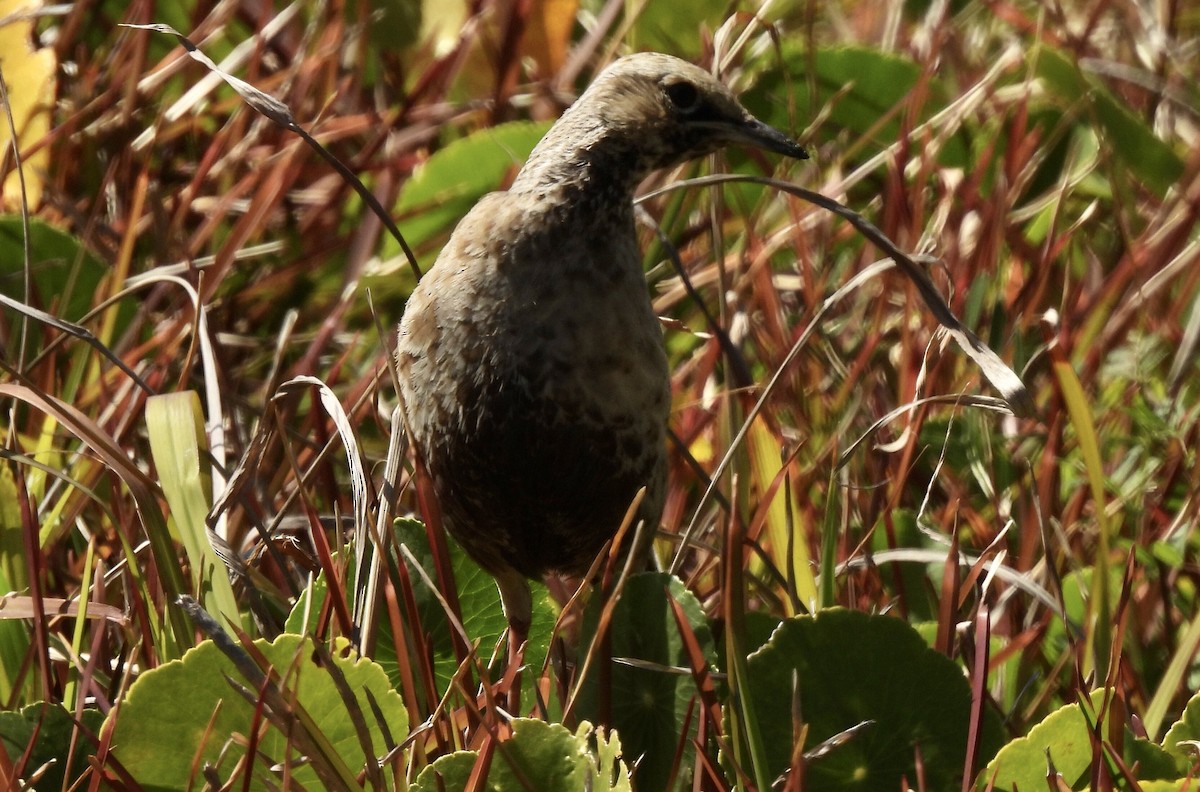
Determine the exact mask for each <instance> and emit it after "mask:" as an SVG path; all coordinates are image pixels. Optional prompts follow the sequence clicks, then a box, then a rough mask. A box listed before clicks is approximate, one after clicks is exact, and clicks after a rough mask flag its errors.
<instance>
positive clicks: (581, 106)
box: [560, 52, 808, 170]
mask: <svg viewBox="0 0 1200 792" xmlns="http://www.w3.org/2000/svg"><path fill="white" fill-rule="evenodd" d="M585 118H586V119H588V120H584V119H585ZM576 119H578V120H579V122H580V123H583V124H600V125H601V126H602V127H603V131H604V132H605V133H606V135H607V137H608V141H607V142H609V143H611V144H612V145H621V144H624V145H627V146H629V147H630V149H631V150H638V151H641V152H642V153H643V156H645V157H646V158H647V161H646V162H645V163H644V165H645V166H648V169H650V170H653V169H656V168H663V167H670V166H672V165H677V164H679V163H682V162H686V161H687V160H689V159H692V158H694V157H698V156H702V155H704V154H709V153H712V152H714V151H716V150H718V149H720V148H724V147H725V146H730V145H742V146H751V147H754V148H760V149H764V150H766V151H773V152H775V153H777V154H783V155H785V156H788V157H796V158H798V159H805V158H807V157H808V154H807V152H805V150H804V149H803V148H802V147H801V146H800V145H799V144H798V143H796V142H795V141H793V140H792V139H791V138H789V137H787V136H786V135H784V134H783V133H782V132H779V131H778V130H776V129H774V128H772V127H770V126H767V125H766V124H764V123H763V122H762V121H759V120H758V119H757V118H755V117H754V116H753V115H751V114H750V112H749V111H748V110H746V108H744V107H743V106H742V105H741V103H740V102H739V101H738V100H737V97H735V96H734V95H733V93H732V92H731V91H730V90H729V89H728V88H727V87H726V86H725V85H724V84H722V83H721V82H720V81H719V80H717V79H716V78H715V77H713V76H712V75H711V74H709V73H708V72H707V71H705V70H704V69H701V68H700V67H698V66H695V65H693V64H691V63H688V62H687V61H683V60H680V59H679V58H675V57H672V56H670V55H662V54H659V53H653V52H643V53H638V54H636V55H629V56H626V57H624V58H621V59H620V60H618V61H615V62H614V63H613V64H612V65H610V66H609V67H608V68H607V69H605V70H604V71H603V72H602V73H601V74H600V75H599V76H598V77H597V78H596V79H595V81H593V83H592V84H591V86H590V87H589V88H588V89H587V90H586V91H585V92H584V93H583V95H582V96H580V97H579V100H578V101H577V102H576V103H575V104H574V105H572V107H571V109H570V110H569V111H568V112H567V114H566V115H564V116H563V119H562V121H560V123H563V122H567V123H574V122H575V120H576Z"/></svg>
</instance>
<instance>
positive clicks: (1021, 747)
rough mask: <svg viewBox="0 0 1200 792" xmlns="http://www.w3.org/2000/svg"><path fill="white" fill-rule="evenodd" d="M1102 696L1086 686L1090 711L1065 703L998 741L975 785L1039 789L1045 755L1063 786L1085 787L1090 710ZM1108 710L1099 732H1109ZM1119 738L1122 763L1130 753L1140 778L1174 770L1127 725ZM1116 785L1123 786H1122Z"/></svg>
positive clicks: (1089, 752)
mask: <svg viewBox="0 0 1200 792" xmlns="http://www.w3.org/2000/svg"><path fill="white" fill-rule="evenodd" d="M1104 696H1105V691H1104V690H1095V691H1092V694H1091V710H1092V711H1091V712H1090V713H1085V712H1084V710H1083V708H1082V707H1081V706H1080V705H1079V704H1068V705H1066V706H1064V707H1062V708H1060V709H1058V710H1056V711H1054V712H1052V713H1050V714H1049V715H1048V716H1046V718H1045V720H1043V721H1042V722H1041V723H1039V724H1038V725H1036V726H1034V727H1033V728H1032V729H1031V730H1030V731H1029V735H1028V736H1026V737H1021V738H1018V739H1016V740H1013V741H1012V742H1010V743H1009V744H1008V745H1006V746H1004V748H1002V749H1001V750H1000V752H999V753H998V754H996V758H995V759H993V760H992V761H991V763H990V764H988V766H987V769H986V770H984V772H983V773H982V774H981V775H980V776H979V781H978V788H979V789H986V788H987V785H988V783H989V782H991V781H993V779H994V782H995V787H994V788H995V789H996V790H997V792H999V791H1000V790H1017V789H1020V790H1026V789H1045V788H1046V758H1047V755H1048V756H1049V758H1050V760H1051V761H1052V762H1054V767H1055V769H1056V770H1057V771H1058V772H1059V773H1060V774H1061V775H1062V777H1063V781H1064V782H1065V783H1066V784H1067V785H1068V786H1070V787H1071V788H1072V789H1086V788H1087V786H1088V779H1089V776H1090V773H1091V767H1092V756H1093V750H1092V740H1093V737H1092V727H1091V725H1090V724H1091V723H1093V722H1094V721H1095V714H1096V712H1097V711H1098V710H1099V708H1100V707H1101V706H1102V705H1103V703H1104ZM1109 715H1110V713H1106V714H1105V718H1106V721H1105V723H1104V724H1102V726H1101V728H1100V733H1101V734H1107V733H1108V731H1109V726H1108V723H1107V718H1108V717H1109ZM1122 728H1125V727H1122ZM1124 742H1125V744H1126V745H1127V746H1129V750H1128V751H1127V756H1128V758H1129V761H1127V762H1126V764H1129V765H1132V764H1133V761H1132V760H1133V759H1134V758H1136V760H1137V762H1138V768H1139V775H1140V777H1141V778H1142V779H1145V780H1152V779H1155V778H1158V779H1162V778H1163V777H1164V775H1165V777H1166V778H1167V779H1170V778H1171V777H1172V776H1173V775H1174V773H1173V771H1174V770H1175V767H1174V765H1173V763H1172V762H1171V759H1170V757H1169V756H1167V755H1166V754H1165V752H1163V750H1162V749H1161V748H1159V747H1158V746H1155V745H1154V744H1153V743H1149V742H1147V741H1146V740H1135V739H1134V738H1133V735H1132V733H1130V732H1129V730H1128V728H1125V735H1124ZM1120 788H1122V789H1124V788H1126V787H1124V786H1123V785H1122V786H1121V787H1120Z"/></svg>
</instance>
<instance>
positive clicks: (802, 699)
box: [747, 608, 1000, 792]
mask: <svg viewBox="0 0 1200 792" xmlns="http://www.w3.org/2000/svg"><path fill="white" fill-rule="evenodd" d="M748 667H749V677H748V679H747V683H748V688H749V690H748V695H750V696H751V697H752V700H753V705H754V711H755V713H756V716H757V718H758V726H759V732H760V733H761V734H762V736H763V739H764V741H765V746H764V747H765V751H766V758H767V762H768V771H769V774H770V775H771V776H772V777H775V776H778V775H779V774H781V773H783V772H784V771H785V770H786V769H787V767H788V765H789V761H790V757H791V754H792V747H793V741H794V737H793V727H792V708H793V702H794V701H795V702H798V705H799V709H800V714H801V717H802V718H803V720H804V722H805V724H806V725H807V726H808V736H807V741H806V743H805V746H804V747H805V749H806V750H808V749H811V748H813V747H814V746H816V745H818V744H820V743H822V742H824V741H825V740H828V739H829V738H830V737H833V736H834V735H838V734H840V733H841V732H843V731H845V730H847V729H851V728H853V727H855V726H858V725H859V724H862V723H864V722H866V721H870V722H871V723H870V724H869V725H867V726H864V727H863V728H862V730H861V731H859V732H857V733H856V734H854V735H853V736H852V737H851V738H850V739H849V740H848V741H847V742H845V743H843V744H840V745H837V746H836V747H833V748H832V749H831V750H830V751H829V752H828V753H827V754H825V755H823V756H820V757H819V758H816V759H813V760H812V761H810V762H809V763H808V766H807V775H806V777H805V789H806V790H809V792H819V791H820V790H880V789H898V788H900V782H901V779H902V778H907V779H908V781H909V783H912V782H913V781H914V779H916V777H917V774H916V769H915V768H916V764H915V758H916V756H917V754H918V752H919V754H920V757H921V762H922V764H923V766H924V773H925V779H926V784H927V786H928V788H929V789H957V788H959V787H960V786H961V783H962V774H963V764H964V761H965V756H966V749H967V734H968V724H969V720H970V711H971V692H970V689H969V687H968V685H967V681H966V679H965V678H964V677H963V673H962V670H961V669H960V668H959V666H957V665H956V664H955V663H953V662H952V661H950V660H949V659H948V658H946V657H945V656H944V655H941V654H939V653H938V652H935V651H933V650H932V649H930V648H928V647H927V646H926V645H925V642H924V641H922V640H921V636H920V635H919V634H918V633H917V632H916V631H915V630H913V629H912V627H910V626H909V625H908V624H906V623H905V622H903V621H900V620H899V619H896V618H892V617H888V616H870V615H867V614H865V613H860V612H857V611H848V610H842V609H840V608H835V609H830V610H825V611H821V612H820V613H819V614H818V615H817V616H815V617H810V616H803V617H798V618H794V619H789V620H787V621H785V622H783V623H782V624H780V625H779V628H778V629H777V630H776V631H775V634H774V635H773V636H772V637H771V640H770V642H768V644H767V645H766V646H764V647H763V648H762V649H759V650H758V651H757V652H755V653H754V654H752V655H751V656H750V659H749V662H748ZM794 680H795V682H794ZM797 683H798V690H795V688H796V684H797ZM794 690H795V694H796V695H793V691H794ZM983 725H984V729H983V737H982V740H981V757H980V761H981V762H983V761H986V760H987V759H989V758H990V757H991V756H992V755H993V754H994V753H995V752H996V750H997V748H998V747H999V744H1000V722H999V718H998V717H997V716H996V715H995V714H994V713H992V712H990V711H987V712H985V717H984V723H983Z"/></svg>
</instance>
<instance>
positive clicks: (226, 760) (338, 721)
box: [109, 635, 408, 790]
mask: <svg viewBox="0 0 1200 792" xmlns="http://www.w3.org/2000/svg"><path fill="white" fill-rule="evenodd" d="M254 645H255V646H256V647H257V648H258V649H259V651H261V652H262V653H263V654H264V655H265V656H266V658H267V659H268V660H269V661H270V663H271V665H272V666H273V667H274V668H275V669H276V671H277V672H278V673H279V675H280V677H281V678H282V680H283V683H282V684H283V687H284V695H285V696H288V695H289V694H290V692H292V691H294V693H295V698H296V700H297V701H298V703H299V705H300V706H302V707H303V708H304V709H305V710H307V712H308V713H309V714H310V715H311V716H312V717H313V719H314V720H315V721H316V723H317V725H318V726H319V728H320V729H321V731H322V733H323V734H324V736H325V739H326V740H328V742H329V743H330V744H331V745H332V746H333V748H334V751H335V753H336V754H337V755H338V756H339V757H340V758H341V760H342V761H343V762H344V763H345V764H346V765H347V766H348V767H349V768H350V769H351V770H353V771H355V772H357V771H358V770H359V769H360V768H361V767H363V765H364V763H365V762H366V761H367V757H366V756H365V755H364V753H363V749H362V746H361V745H360V743H359V740H358V737H357V735H356V733H355V729H354V725H353V723H352V721H351V718H350V714H349V713H348V711H347V708H346V705H345V703H344V702H343V701H342V697H341V696H340V695H339V694H338V691H337V688H336V686H335V685H334V681H333V678H332V677H331V675H330V672H329V671H328V670H327V669H325V668H322V667H320V666H318V665H317V664H316V663H315V662H314V661H313V647H312V644H311V642H310V641H309V640H307V639H303V638H301V637H300V636H297V635H281V636H280V637H279V638H277V639H276V640H275V641H274V642H273V643H267V642H266V641H264V640H258V641H255V642H254ZM333 662H334V664H335V665H336V666H337V668H338V669H339V671H340V672H341V673H342V675H343V676H344V677H345V680H346V684H347V685H349V687H350V689H351V690H352V691H354V693H355V696H356V698H357V701H358V707H359V709H360V711H361V713H362V717H363V720H364V722H365V724H366V727H367V731H368V733H369V734H370V737H371V746H372V754H373V757H374V756H382V755H384V754H385V753H387V750H388V747H387V744H386V742H385V740H384V738H383V734H382V732H381V729H380V725H379V721H378V719H377V718H376V717H375V716H374V715H373V714H372V713H373V711H372V706H371V699H373V700H374V702H375V704H376V705H377V706H378V708H379V711H380V712H381V713H382V716H383V720H384V722H385V724H386V727H387V729H388V731H389V732H390V734H389V737H390V740H391V741H392V743H393V744H395V743H400V742H401V741H403V740H404V738H405V737H406V736H407V733H408V718H407V715H406V713H405V710H404V705H403V703H402V702H401V701H400V696H399V695H397V694H396V692H395V691H394V690H392V689H391V686H390V685H389V684H388V680H387V676H386V675H385V674H384V672H383V669H382V668H380V667H379V666H378V665H376V664H375V663H373V662H371V661H369V660H358V661H352V660H349V659H346V658H341V657H334V661H333ZM227 676H228V677H230V678H232V679H234V680H236V681H237V682H238V683H239V684H242V685H244V686H245V685H246V683H245V680H244V679H243V678H242V676H241V675H240V674H239V673H238V672H237V671H236V670H235V669H234V666H233V663H231V662H230V661H229V659H228V658H226V657H225V655H224V654H222V653H221V651H220V650H219V649H218V648H217V647H216V646H215V645H214V644H213V643H212V642H211V641H205V642H204V643H202V644H200V645H199V646H197V647H196V648H194V649H191V650H190V651H188V652H187V653H186V654H185V655H184V656H183V658H182V659H180V660H176V661H173V662H170V663H166V664H164V665H162V666H159V667H158V668H156V669H154V670H152V671H147V672H146V673H144V674H142V676H141V677H139V678H138V680H137V681H136V682H135V683H134V684H133V686H132V687H130V689H129V695H128V697H127V698H126V700H125V701H124V703H123V704H122V705H121V707H120V709H113V710H112V711H111V712H110V713H109V718H110V719H112V718H113V717H114V716H115V718H116V723H115V726H114V732H113V740H112V744H113V751H114V753H115V754H116V757H117V759H118V760H119V761H120V762H121V764H122V765H123V766H124V767H125V768H126V769H127V770H128V771H129V772H130V773H131V774H132V776H133V778H134V779H135V780H136V781H137V782H138V783H139V784H140V785H141V786H142V787H143V788H144V789H147V790H155V789H163V790H166V789H184V788H187V787H188V786H189V784H196V781H197V779H195V778H194V776H193V773H194V771H193V768H192V763H193V759H194V758H195V757H196V755H197V754H199V755H200V756H201V757H202V761H203V762H204V763H205V764H209V765H212V766H214V767H215V768H216V771H217V773H218V775H220V776H221V777H222V778H225V779H228V778H229V777H230V776H231V774H232V773H233V772H235V769H236V766H237V764H238V763H239V762H241V761H243V760H244V759H246V758H247V757H246V749H245V747H244V746H245V742H244V740H245V737H246V736H247V735H248V734H249V733H250V728H251V725H252V720H253V714H254V711H253V708H252V706H251V705H250V704H249V703H248V702H247V701H246V700H245V699H243V698H242V697H241V696H240V695H239V694H238V693H236V692H235V691H234V690H233V689H232V688H231V687H230V685H229V683H228V682H227V681H226V677H227ZM214 713H216V714H215V717H214ZM210 721H211V722H212V728H211V731H209V732H208V734H207V736H206V730H208V729H209V723H210ZM298 758H299V757H298V756H296V750H295V748H294V747H293V746H291V745H289V740H288V738H287V736H286V735H284V734H282V733H281V732H279V731H278V730H277V729H276V728H275V727H274V726H271V727H269V728H267V729H266V730H265V734H263V736H262V738H261V740H260V741H259V744H258V756H257V757H255V759H254V761H253V763H252V772H253V775H254V779H253V784H252V785H251V788H252V789H268V788H272V787H277V786H278V784H279V781H280V779H279V776H277V775H276V774H275V773H273V772H272V771H271V766H272V765H273V764H275V763H281V762H283V761H285V760H291V761H292V762H295V760H297V759H298ZM373 760H374V759H373V758H372V761H373ZM200 766H203V765H200ZM293 779H294V781H295V782H296V783H298V784H301V785H303V786H306V787H307V788H309V789H320V788H321V784H320V783H319V781H318V779H317V776H316V774H315V772H314V771H313V770H312V768H311V767H308V766H304V765H301V766H296V767H294V768H293ZM240 785H241V778H240V777H239V779H238V781H237V783H236V786H238V788H241V787H240Z"/></svg>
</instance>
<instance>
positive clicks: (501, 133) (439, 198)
mask: <svg viewBox="0 0 1200 792" xmlns="http://www.w3.org/2000/svg"><path fill="white" fill-rule="evenodd" d="M549 128H550V125H549V124H548V123H545V124H533V123H529V122H527V121H517V122H513V123H509V124H500V125H498V126H494V127H490V128H488V129H481V130H480V131H478V132H475V133H474V134H472V135H470V136H468V137H466V138H463V139H461V140H456V141H454V142H453V143H451V144H450V145H448V146H446V147H445V148H443V149H441V150H440V151H438V152H437V153H436V154H434V155H433V156H432V157H430V158H429V160H428V161H427V162H425V163H424V164H423V165H421V166H420V167H419V168H417V169H416V171H414V172H413V176H412V178H411V179H409V180H408V182H406V183H405V185H404V187H403V189H401V190H400V199H399V201H398V203H397V204H396V215H397V221H396V222H397V223H398V224H399V226H400V230H401V231H402V232H404V238H405V239H406V240H408V244H409V245H410V246H411V247H413V248H414V249H415V248H418V247H420V246H422V245H424V244H425V243H427V242H429V241H431V240H432V239H433V238H434V237H436V236H438V235H441V234H447V233H449V232H450V230H451V229H452V228H453V227H454V226H455V225H456V224H457V223H458V221H459V220H461V219H462V217H463V215H465V214H466V213H467V212H469V211H470V210H471V207H472V206H474V205H475V204H476V202H478V201H479V199H480V198H482V197H483V196H484V195H486V194H487V193H489V192H493V191H494V190H497V189H499V188H500V186H501V185H502V184H503V183H504V180H505V175H506V174H508V173H509V172H510V171H511V172H516V170H517V169H519V168H520V167H521V165H522V164H524V162H525V159H526V158H527V157H528V156H529V152H531V151H532V150H533V147H534V146H535V145H537V142H538V141H539V140H541V139H542V136H543V135H544V134H546V130H547V129H549ZM386 245H387V246H386V247H385V256H386V257H388V258H390V257H393V256H397V255H399V253H400V247H399V245H398V244H397V243H396V242H395V241H394V240H391V239H389V240H388V242H387V243H386Z"/></svg>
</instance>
